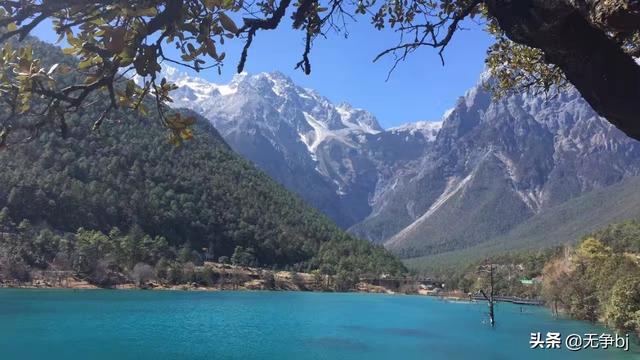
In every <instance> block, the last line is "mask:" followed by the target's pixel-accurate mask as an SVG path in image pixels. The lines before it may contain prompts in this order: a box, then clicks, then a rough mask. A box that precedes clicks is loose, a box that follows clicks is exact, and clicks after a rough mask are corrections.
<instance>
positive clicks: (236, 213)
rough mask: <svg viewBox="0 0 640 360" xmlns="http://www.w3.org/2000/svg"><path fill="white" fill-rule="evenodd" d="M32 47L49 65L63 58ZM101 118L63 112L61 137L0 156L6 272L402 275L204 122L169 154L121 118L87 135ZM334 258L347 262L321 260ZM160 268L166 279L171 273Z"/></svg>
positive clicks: (156, 132) (133, 118)
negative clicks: (232, 270) (257, 270)
mask: <svg viewBox="0 0 640 360" xmlns="http://www.w3.org/2000/svg"><path fill="white" fill-rule="evenodd" d="M35 45H36V46H37V47H40V48H39V51H41V52H42V54H44V55H45V56H44V58H47V56H54V57H55V56H60V54H59V52H58V51H56V50H55V49H53V48H52V47H51V46H43V45H42V44H39V43H35ZM98 111H100V110H99V109H96V108H95V107H83V108H80V109H78V111H77V112H74V113H71V114H69V115H68V117H67V121H68V123H69V125H70V126H69V129H68V130H69V131H68V136H67V137H66V138H62V137H59V136H58V135H57V134H56V133H55V131H53V130H52V129H49V128H43V129H42V131H41V132H40V133H39V134H38V136H37V137H36V138H34V139H33V140H32V141H30V142H26V143H22V144H17V145H14V146H13V148H12V151H11V152H2V153H0V164H2V168H3V171H2V172H1V173H0V209H4V210H2V212H0V219H1V220H2V226H3V229H1V230H0V232H6V233H7V236H5V237H3V238H2V239H0V244H1V246H0V249H3V252H4V253H5V254H4V257H3V258H4V259H9V260H8V261H6V263H7V265H6V266H7V267H13V268H15V271H13V270H11V271H12V272H13V273H16V274H17V273H19V272H20V271H19V270H20V269H23V268H29V267H33V268H40V269H43V268H49V267H51V266H52V264H53V263H54V262H55V261H56V259H57V258H60V259H66V260H65V261H63V263H66V264H67V266H64V267H63V268H64V269H73V271H75V272H76V273H78V274H81V275H83V276H85V277H87V278H89V279H91V280H92V281H94V282H96V283H102V282H103V281H104V280H105V279H106V278H112V276H110V275H109V274H116V273H118V272H120V273H126V272H128V271H132V270H133V268H134V267H135V265H136V264H137V263H147V264H150V265H155V264H157V263H159V262H161V260H162V259H167V260H168V261H169V263H171V262H173V261H177V262H179V263H189V262H196V263H197V262H201V261H202V260H203V259H209V260H212V259H216V258H221V257H226V258H231V259H232V261H235V262H238V263H239V264H240V263H241V264H247V265H249V264H251V265H259V266H266V267H275V268H293V269H296V270H311V269H315V268H319V267H320V266H323V265H325V266H332V267H335V269H334V271H338V270H341V269H344V270H345V271H350V272H352V273H356V274H358V273H375V274H382V273H392V274H398V273H402V272H403V271H404V267H403V266H402V264H401V263H400V262H399V261H398V260H397V259H396V258H394V257H393V256H392V255H390V254H389V253H387V252H386V251H385V250H384V249H382V248H379V247H376V246H374V245H371V244H369V243H368V242H366V241H364V240H359V239H355V238H353V237H351V236H350V235H347V234H346V233H344V232H343V231H342V230H340V229H339V228H338V227H337V226H336V225H334V224H333V223H331V222H330V221H329V220H328V219H326V218H325V217H324V216H322V215H321V214H319V213H318V212H317V211H315V210H313V209H311V208H309V207H308V206H307V205H306V204H305V203H303V201H302V200H301V199H299V198H298V197H296V196H294V195H292V194H291V193H290V192H288V191H286V190H285V189H284V188H283V187H282V186H280V185H278V184H276V183H275V182H274V181H273V180H271V179H270V178H268V177H267V176H266V175H265V174H264V173H262V172H260V171H258V170H256V169H255V168H254V167H253V166H252V165H251V164H250V163H249V162H248V161H246V160H244V159H242V158H240V157H239V156H237V155H236V154H235V153H233V152H232V151H231V150H230V148H229V147H228V146H227V144H226V143H225V142H224V141H223V140H222V138H221V137H220V136H219V134H218V133H217V131H216V130H215V129H213V127H211V125H209V124H208V122H207V121H205V120H202V121H199V122H198V124H197V125H195V126H196V127H197V130H198V131H199V132H200V133H201V136H199V137H198V138H197V139H195V140H193V141H191V142H189V143H188V144H187V145H185V146H184V147H174V146H172V145H170V144H168V143H166V142H163V141H161V140H160V141H159V140H158V139H159V138H161V137H162V133H163V132H164V131H165V128H164V127H163V126H161V125H159V124H158V122H157V121H155V120H154V119H152V118H150V117H143V116H140V115H138V114H135V113H133V112H131V111H128V110H126V109H120V110H115V111H114V113H113V114H114V120H115V121H113V122H109V123H105V124H104V125H103V126H102V127H100V129H99V131H92V129H90V128H89V127H87V126H86V125H85V126H82V124H86V121H87V119H90V118H92V117H94V116H95V114H96V112H98ZM190 117H195V115H193V114H178V115H176V116H175V118H176V119H185V118H190ZM237 249H239V250H238V251H236V250H237ZM338 251H341V252H342V253H344V254H345V259H346V260H345V261H344V262H339V261H338V259H331V258H330V257H329V256H327V253H332V254H335V253H337V252H338ZM236 252H237V254H235V253H236ZM164 267H165V268H166V269H165V270H166V271H167V274H168V275H167V276H172V275H171V272H172V271H174V270H175V271H177V270H176V269H174V270H171V269H172V267H171V266H170V265H166V266H164ZM138 270H141V272H142V270H143V269H142V268H139V269H138ZM146 272H147V271H144V272H143V273H146ZM105 274H106V275H105ZM103 275H104V276H103ZM173 275H176V274H173ZM176 276H177V275H176Z"/></svg>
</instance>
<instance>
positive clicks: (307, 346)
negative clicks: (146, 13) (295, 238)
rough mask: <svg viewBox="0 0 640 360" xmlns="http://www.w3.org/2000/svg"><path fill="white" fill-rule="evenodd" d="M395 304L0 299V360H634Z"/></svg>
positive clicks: (390, 298) (30, 293)
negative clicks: (550, 345) (555, 346)
mask: <svg viewBox="0 0 640 360" xmlns="http://www.w3.org/2000/svg"><path fill="white" fill-rule="evenodd" d="M486 308H487V306H486V303H450V302H444V301H441V300H439V299H435V298H428V297H420V296H401V295H374V294H357V293H353V294H332V293H302V292H180V291H121V290H120V291H118V290H113V291H111V290H81V291H72V290H18V289H15V290H14V289H0V359H2V360H8V359H119V360H120V359H279V360H281V359H367V360H376V359H519V360H522V359H572V358H573V359H638V358H640V353H639V352H638V351H637V346H635V348H634V347H633V346H632V350H631V351H630V352H622V351H619V350H615V349H607V350H603V349H593V350H582V351H579V352H569V351H567V350H564V349H563V350H546V349H545V350H540V349H536V350H531V349H530V348H529V340H530V334H531V332H541V333H546V332H547V331H554V332H560V333H562V334H571V333H578V334H584V333H588V332H594V333H602V332H609V333H611V331H609V330H606V329H604V328H601V327H597V326H593V325H591V324H587V323H584V322H578V321H570V320H559V319H554V318H553V317H552V316H551V314H550V313H549V312H548V311H547V310H546V309H544V308H539V307H523V308H522V309H521V307H520V306H516V305H512V304H499V305H498V306H497V308H496V322H497V327H496V328H495V329H491V327H489V326H488V325H486V324H485V323H483V320H484V319H485V312H486Z"/></svg>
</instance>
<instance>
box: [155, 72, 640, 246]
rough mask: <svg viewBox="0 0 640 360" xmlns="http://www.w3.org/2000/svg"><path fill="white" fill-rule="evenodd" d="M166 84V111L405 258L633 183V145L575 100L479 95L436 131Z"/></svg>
mask: <svg viewBox="0 0 640 360" xmlns="http://www.w3.org/2000/svg"><path fill="white" fill-rule="evenodd" d="M167 76H168V78H169V79H170V80H172V81H174V82H175V83H177V84H178V85H179V86H180V89H179V90H178V91H177V92H176V93H175V94H174V95H173V97H174V99H175V104H176V106H178V107H187V108H191V109H194V110H196V111H198V112H199V113H201V114H202V115H204V116H205V117H206V118H207V119H209V120H210V121H211V122H212V123H213V124H214V126H215V127H216V128H217V129H218V130H219V131H220V133H221V134H222V136H223V137H224V138H225V139H226V141H227V142H228V143H229V144H230V145H231V147H232V148H233V149H234V150H235V151H237V152H238V153H240V154H242V155H244V156H245V157H247V158H248V159H250V160H252V161H253V162H254V163H256V164H257V165H258V166H259V167H260V168H262V169H263V170H265V171H266V172H267V173H268V174H269V175H270V176H271V177H273V178H274V179H276V180H277V181H279V182H280V183H282V184H284V185H285V186H286V187H288V188H289V189H291V190H293V191H295V192H297V193H298V194H300V195H301V196H302V197H303V198H304V199H306V200H307V201H308V202H309V203H310V204H311V205H313V206H315V207H316V208H318V209H319V210H321V211H323V212H324V213H326V214H327V215H329V217H331V218H332V219H333V220H334V221H336V222H337V223H338V224H339V225H341V226H343V227H350V230H351V231H352V232H353V233H355V234H357V235H359V236H361V237H364V238H367V239H370V240H372V241H375V242H380V243H384V244H385V245H386V246H387V247H389V248H391V249H393V250H394V251H397V252H398V253H400V254H401V255H403V256H406V257H412V256H420V255H425V254H434V253H439V252H442V251H449V250H456V249H461V248H465V247H469V246H472V245H475V244H478V243H483V242H485V241H489V240H491V239H493V238H496V237H498V236H500V235H502V234H504V233H506V232H508V231H509V230H511V229H513V228H514V227H515V226H517V225H518V224H521V223H522V222H524V221H526V220H527V219H529V218H531V217H532V216H535V215H538V214H541V213H543V212H545V211H546V210H547V209H550V208H553V207H554V206H557V205H559V204H563V203H564V202H566V201H567V200H569V199H572V198H575V197H577V196H580V195H583V194H586V193H589V192H590V191H592V190H594V189H599V188H603V187H606V186H609V185H612V184H615V183H618V182H620V181H621V180H623V179H625V178H628V177H630V176H634V175H638V174H639V173H640V144H639V143H638V142H636V141H633V140H631V139H629V138H627V137H626V136H625V135H624V134H622V133H621V132H620V131H618V130H617V129H615V128H614V127H613V126H611V125H609V124H608V123H607V122H606V121H605V120H603V119H601V118H600V117H598V116H597V115H596V114H595V112H594V111H593V110H592V109H591V108H590V107H589V105H588V104H587V103H586V102H585V101H584V100H583V99H582V98H581V97H580V95H579V94H578V93H577V91H575V90H573V89H568V90H566V91H563V92H561V93H560V94H559V95H558V96H556V97H552V98H546V97H545V96H544V95H534V94H522V95H517V96H510V97H507V98H504V99H501V100H499V101H493V100H492V99H491V96H490V95H489V94H488V93H487V92H486V91H485V90H483V88H482V87H481V86H476V87H474V88H473V89H471V90H469V91H468V92H467V93H466V94H465V95H464V96H463V97H461V98H460V99H459V100H458V102H457V103H456V106H455V107H454V109H452V110H450V111H448V112H447V114H445V116H444V117H443V121H442V122H419V123H413V124H407V125H404V126H400V127H397V128H393V129H388V130H384V129H382V128H381V127H380V125H379V124H378V122H377V121H376V119H375V117H374V116H373V115H372V114H370V113H368V112H367V111H365V110H362V109H355V108H353V107H351V106H350V105H348V104H338V105H335V104H332V103H331V102H330V101H329V100H327V99H326V98H324V97H322V96H321V95H319V94H318V93H316V92H315V91H313V90H310V89H304V88H301V87H299V86H297V85H295V84H294V83H293V82H292V81H291V80H290V79H288V78H287V77H285V76H284V75H282V74H280V73H262V74H257V75H246V74H241V75H237V76H236V77H235V78H234V79H233V80H232V81H231V82H230V83H229V84H226V85H217V84H213V83H209V82H206V81H204V80H202V79H197V78H192V77H189V76H186V75H184V74H179V73H176V72H175V71H169V72H168V74H167ZM542 230H543V229H542ZM542 230H541V231H542Z"/></svg>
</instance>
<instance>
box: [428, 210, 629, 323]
mask: <svg viewBox="0 0 640 360" xmlns="http://www.w3.org/2000/svg"><path fill="white" fill-rule="evenodd" d="M487 263H491V264H493V267H494V269H495V272H494V278H495V287H494V290H495V293H496V294H497V295H506V296H520V297H528V298H538V299H543V300H545V301H546V304H547V306H548V307H550V308H551V309H552V310H553V311H554V312H556V313H563V314H566V315H568V316H570V317H572V318H575V319H580V320H588V321H592V322H601V323H603V324H606V325H607V326H610V327H611V328H615V329H617V330H620V331H623V332H634V333H636V334H640V221H638V220H629V221H624V222H620V223H615V224H611V225H608V226H606V227H604V228H601V229H600V230H597V231H594V232H592V233H590V234H588V235H585V236H584V237H583V238H582V239H581V240H580V241H579V242H578V244H577V245H575V246H565V247H560V246H557V247H550V248H546V249H541V250H527V251H522V250H521V251H513V252H509V253H501V254H494V255H493V256H488V257H487V258H486V259H484V260H482V261H478V262H476V263H474V264H471V265H468V266H466V267H460V268H459V269H457V270H449V272H443V273H441V274H440V275H439V276H440V277H441V278H445V279H447V285H448V287H450V288H457V289H460V290H463V291H465V292H472V293H475V292H477V291H478V290H479V289H483V288H484V289H487V287H488V283H487V281H488V279H487V276H486V274H484V273H482V272H480V271H479V268H480V266H481V265H482V264H487Z"/></svg>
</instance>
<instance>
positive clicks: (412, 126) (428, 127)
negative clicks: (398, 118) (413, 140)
mask: <svg viewBox="0 0 640 360" xmlns="http://www.w3.org/2000/svg"><path fill="white" fill-rule="evenodd" d="M442 123H443V122H442V121H417V122H414V123H408V124H402V125H400V126H396V127H392V128H390V129H389V130H388V131H390V132H392V133H395V134H399V133H405V132H408V133H409V134H410V135H415V134H416V133H422V134H423V135H424V137H425V139H426V140H427V141H434V140H435V139H436V136H438V132H440V129H442Z"/></svg>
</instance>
